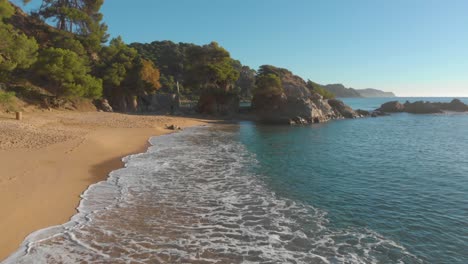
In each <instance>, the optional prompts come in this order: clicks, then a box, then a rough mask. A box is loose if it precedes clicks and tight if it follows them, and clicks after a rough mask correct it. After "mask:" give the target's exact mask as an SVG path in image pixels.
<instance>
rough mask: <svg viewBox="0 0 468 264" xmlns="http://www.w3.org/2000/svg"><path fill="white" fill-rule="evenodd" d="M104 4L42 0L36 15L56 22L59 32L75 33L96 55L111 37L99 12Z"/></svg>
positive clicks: (83, 0) (88, 0)
mask: <svg viewBox="0 0 468 264" xmlns="http://www.w3.org/2000/svg"><path fill="white" fill-rule="evenodd" d="M23 2H25V3H28V2H30V1H29V0H25V1H23ZM103 3H104V0H42V4H41V6H40V7H39V9H38V10H37V12H36V13H35V14H37V15H39V16H40V17H41V18H42V19H43V20H44V21H54V22H55V23H56V27H57V29H59V30H62V31H67V32H72V33H75V34H76V35H77V38H78V39H79V40H80V41H81V43H82V44H83V46H84V47H85V48H86V50H87V51H88V52H89V53H94V52H98V51H99V50H100V49H101V44H102V43H105V42H107V39H108V37H109V35H108V34H107V33H106V32H107V25H106V24H105V23H103V22H102V19H103V15H102V13H100V12H99V10H100V8H101V6H102V5H103Z"/></svg>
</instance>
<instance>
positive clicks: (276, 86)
mask: <svg viewBox="0 0 468 264" xmlns="http://www.w3.org/2000/svg"><path fill="white" fill-rule="evenodd" d="M256 86H257V88H256V89H255V96H270V95H280V94H281V93H283V91H284V90H283V84H282V83H281V79H280V77H278V76H277V75H276V74H273V73H264V74H260V75H258V76H257V81H256Z"/></svg>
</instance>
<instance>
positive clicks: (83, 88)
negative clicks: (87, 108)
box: [35, 48, 102, 98]
mask: <svg viewBox="0 0 468 264" xmlns="http://www.w3.org/2000/svg"><path fill="white" fill-rule="evenodd" d="M35 72H36V74H37V76H38V77H39V78H40V79H41V80H43V81H44V82H46V83H47V86H49V87H51V88H52V92H53V93H54V94H55V95H56V96H66V97H87V98H99V97H100V96H101V95H102V80H101V79H97V78H95V77H93V76H91V75H90V74H89V72H90V68H89V66H88V65H86V60H85V59H84V58H82V57H80V56H78V55H77V54H76V53H75V52H73V51H70V50H66V49H60V48H47V49H45V50H43V51H41V52H40V54H39V59H38V61H37V62H36V64H35Z"/></svg>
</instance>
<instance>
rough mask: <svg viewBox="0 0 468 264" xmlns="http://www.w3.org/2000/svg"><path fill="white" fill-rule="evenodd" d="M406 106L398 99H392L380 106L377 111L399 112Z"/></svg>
mask: <svg viewBox="0 0 468 264" xmlns="http://www.w3.org/2000/svg"><path fill="white" fill-rule="evenodd" d="M404 109H405V106H404V105H402V104H401V103H400V102H398V101H391V102H388V103H385V104H383V105H381V106H380V108H379V109H377V111H379V112H384V113H398V112H403V110H404Z"/></svg>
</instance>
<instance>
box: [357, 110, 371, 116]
mask: <svg viewBox="0 0 468 264" xmlns="http://www.w3.org/2000/svg"><path fill="white" fill-rule="evenodd" d="M356 114H358V115H359V116H360V117H366V116H370V115H371V113H370V112H369V111H366V110H362V109H358V110H356Z"/></svg>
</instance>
